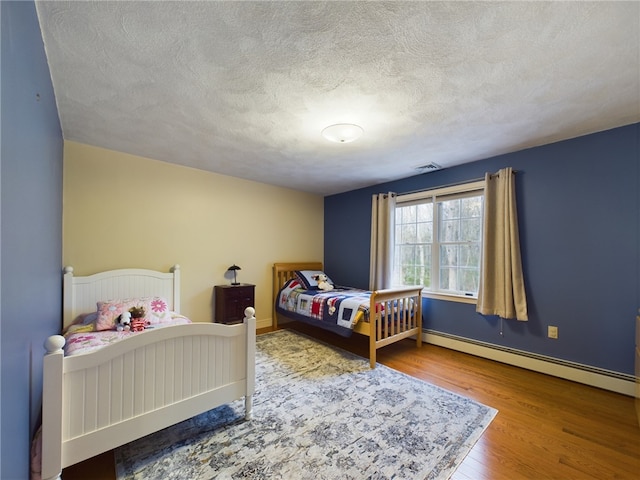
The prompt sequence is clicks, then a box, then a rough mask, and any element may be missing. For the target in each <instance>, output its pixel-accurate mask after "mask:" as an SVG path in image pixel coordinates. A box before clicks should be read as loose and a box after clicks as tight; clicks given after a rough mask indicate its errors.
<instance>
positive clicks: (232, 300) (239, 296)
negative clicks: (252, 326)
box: [214, 283, 256, 323]
mask: <svg viewBox="0 0 640 480" xmlns="http://www.w3.org/2000/svg"><path fill="white" fill-rule="evenodd" d="M255 288H256V286H255V285H251V284H250V283H241V284H240V285H216V286H215V287H214V293H215V296H214V298H215V300H214V301H215V322H217V323H240V322H242V320H243V319H244V309H245V308H247V307H255Z"/></svg>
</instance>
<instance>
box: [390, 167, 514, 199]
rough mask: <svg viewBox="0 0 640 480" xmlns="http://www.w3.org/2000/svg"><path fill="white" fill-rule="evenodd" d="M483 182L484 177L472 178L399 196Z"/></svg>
mask: <svg viewBox="0 0 640 480" xmlns="http://www.w3.org/2000/svg"><path fill="white" fill-rule="evenodd" d="M511 173H512V174H513V175H515V174H516V173H518V170H511ZM499 174H500V172H496V173H492V174H490V175H489V176H490V177H491V178H493V177H496V176H498V175H499ZM481 180H484V177H480V178H472V179H471V180H464V181H462V182H454V183H448V184H446V185H438V186H435V187H429V188H422V189H420V190H411V191H410V192H402V193H398V194H397V195H410V194H412V193H420V192H428V191H429V190H435V189H437V188H448V187H456V186H458V185H464V184H465V183H473V182H479V181H481Z"/></svg>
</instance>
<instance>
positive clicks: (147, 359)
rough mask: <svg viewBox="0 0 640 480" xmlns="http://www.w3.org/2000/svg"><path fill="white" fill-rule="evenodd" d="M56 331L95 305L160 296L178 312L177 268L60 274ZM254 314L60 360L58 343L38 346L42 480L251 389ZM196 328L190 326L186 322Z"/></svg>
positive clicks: (168, 330)
mask: <svg viewBox="0 0 640 480" xmlns="http://www.w3.org/2000/svg"><path fill="white" fill-rule="evenodd" d="M63 286H64V297H63V298H64V300H63V303H64V309H63V323H64V326H65V327H66V326H67V325H69V324H70V323H71V322H73V320H74V319H75V318H76V317H77V316H78V315H80V314H83V313H90V312H93V311H95V310H96V302H97V301H100V300H109V299H115V298H133V297H142V296H153V295H157V296H162V297H164V298H166V299H167V301H168V302H169V304H170V305H169V306H170V309H171V310H173V311H176V312H177V311H179V309H180V267H179V266H177V265H176V266H174V267H173V268H172V269H171V273H162V272H156V271H152V270H142V269H123V270H112V271H108V272H102V273H97V274H95V275H90V276H86V277H75V276H74V275H73V268H71V267H67V268H65V270H64V284H63ZM254 313H255V311H254V309H253V308H252V307H249V308H247V309H246V310H245V315H246V316H245V319H244V323H242V324H238V325H223V324H216V323H198V322H194V323H192V324H188V325H179V326H170V327H164V328H158V329H155V330H152V329H149V330H146V331H144V332H139V333H133V334H131V336H130V337H129V338H127V339H125V340H122V341H120V342H117V343H115V344H113V345H109V346H107V347H104V348H102V349H100V350H98V351H95V352H92V353H86V354H80V355H74V356H71V357H65V356H64V354H63V351H62V348H63V346H64V343H65V339H64V337H62V336H60V335H54V336H51V337H49V338H48V339H47V341H46V342H45V349H46V350H47V354H46V355H45V357H44V365H43V377H44V378H43V405H42V409H43V414H42V478H43V479H45V480H47V479H56V478H57V479H60V478H61V475H62V469H63V468H65V467H67V466H69V465H73V464H75V463H78V462H80V461H83V460H86V459H88V458H91V457H93V456H95V455H98V454H100V453H102V452H105V451H108V450H111V449H113V448H116V447H118V446H120V445H124V444H125V443H128V442H130V441H132V440H135V439H137V438H140V437H143V436H145V435H148V434H150V433H153V432H156V431H158V430H161V429H163V428H165V427H168V426H170V425H173V424H175V423H178V422H181V421H183V420H186V419H188V418H191V417H193V416H195V415H198V414H200V413H203V412H205V411H207V410H210V409H212V408H214V407H217V406H219V405H223V404H225V403H229V402H231V401H234V400H237V399H240V398H242V397H244V401H245V418H246V419H247V420H249V419H250V418H251V414H252V395H253V393H254V391H255V336H256V319H255V316H254ZM192 320H196V319H192Z"/></svg>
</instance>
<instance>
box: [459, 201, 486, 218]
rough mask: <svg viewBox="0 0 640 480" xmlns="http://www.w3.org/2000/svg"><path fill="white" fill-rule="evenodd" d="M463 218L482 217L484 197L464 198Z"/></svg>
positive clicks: (461, 213)
mask: <svg viewBox="0 0 640 480" xmlns="http://www.w3.org/2000/svg"><path fill="white" fill-rule="evenodd" d="M461 202H462V211H461V212H460V216H461V217H462V218H469V217H480V216H481V215H482V197H471V198H462V199H461Z"/></svg>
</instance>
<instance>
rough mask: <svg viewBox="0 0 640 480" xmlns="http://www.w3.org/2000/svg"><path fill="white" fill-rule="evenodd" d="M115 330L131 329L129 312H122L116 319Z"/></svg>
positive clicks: (126, 330)
mask: <svg viewBox="0 0 640 480" xmlns="http://www.w3.org/2000/svg"><path fill="white" fill-rule="evenodd" d="M116 330H117V331H119V332H122V331H123V330H124V331H125V332H128V331H129V330H131V312H122V313H121V314H120V315H118V318H117V319H116Z"/></svg>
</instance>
